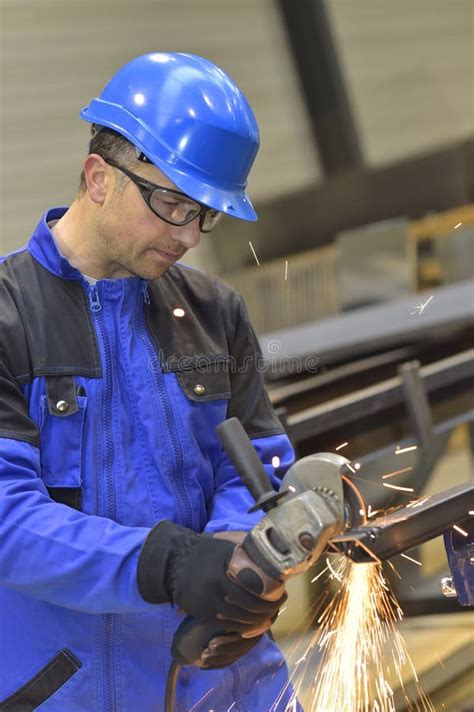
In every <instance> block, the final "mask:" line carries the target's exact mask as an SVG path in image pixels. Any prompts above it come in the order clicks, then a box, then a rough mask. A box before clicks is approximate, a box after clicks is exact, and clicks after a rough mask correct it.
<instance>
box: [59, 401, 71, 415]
mask: <svg viewBox="0 0 474 712" xmlns="http://www.w3.org/2000/svg"><path fill="white" fill-rule="evenodd" d="M56 408H57V410H59V412H60V413H65V412H66V411H67V410H69V403H68V402H67V401H65V400H60V401H58V402H57V403H56Z"/></svg>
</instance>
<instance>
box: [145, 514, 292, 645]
mask: <svg viewBox="0 0 474 712" xmlns="http://www.w3.org/2000/svg"><path fill="white" fill-rule="evenodd" d="M234 549H235V544H234V543H233V542H231V541H226V540H225V539H219V538H213V537H212V536H210V535H209V534H197V533H196V532H193V531H191V530H190V529H186V528H185V527H181V526H179V525H178V524H173V522H170V521H162V522H159V524H157V525H156V526H155V527H154V528H153V529H152V530H151V532H150V534H149V535H148V537H147V539H146V541H145V543H144V545H143V548H142V551H141V554H140V559H139V562H138V588H139V591H140V593H141V595H142V596H143V598H144V599H145V601H148V602H149V603H174V604H176V605H177V606H179V608H181V609H182V610H183V611H184V612H185V613H187V614H188V615H190V616H193V617H194V618H198V619H200V620H202V621H205V620H212V619H216V618H217V619H221V620H225V624H224V625H225V629H229V628H230V627H231V628H232V632H242V633H244V634H245V633H246V632H248V631H249V630H250V631H252V633H253V634H254V635H256V634H258V633H261V632H262V630H266V629H267V628H268V627H269V625H270V623H271V619H272V618H273V617H274V616H275V615H276V614H277V613H278V609H279V608H280V606H282V604H283V603H284V601H285V600H286V594H285V593H283V595H282V596H281V597H280V598H279V599H278V600H277V601H268V600H264V599H263V598H261V597H260V596H258V595H256V594H254V593H251V592H250V591H248V590H246V589H244V588H243V587H242V586H240V585H238V584H237V583H234V581H232V580H231V579H230V578H229V576H228V575H227V569H228V566H229V562H230V559H231V557H232V554H233V552H234ZM254 568H255V567H254ZM230 622H231V623H232V625H231V626H230V625H229V623H230ZM259 628H260V630H258V629H259Z"/></svg>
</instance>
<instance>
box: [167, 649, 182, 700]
mask: <svg viewBox="0 0 474 712" xmlns="http://www.w3.org/2000/svg"><path fill="white" fill-rule="evenodd" d="M180 670H181V665H178V663H177V662H176V661H175V660H173V662H172V663H171V666H170V669H169V672H168V679H167V680H166V695H165V712H174V702H175V695H176V681H177V679H178V675H179V671H180Z"/></svg>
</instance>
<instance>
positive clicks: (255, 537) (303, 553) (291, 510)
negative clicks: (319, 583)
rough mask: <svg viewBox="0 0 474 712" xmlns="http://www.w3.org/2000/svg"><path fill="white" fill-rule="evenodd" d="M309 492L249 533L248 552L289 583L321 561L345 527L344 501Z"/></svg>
mask: <svg viewBox="0 0 474 712" xmlns="http://www.w3.org/2000/svg"><path fill="white" fill-rule="evenodd" d="M337 509H338V512H337V513H336V509H335V499H334V497H332V496H328V495H327V494H321V493H317V492H314V491H313V490H307V491H306V492H302V493H300V494H298V495H294V496H292V497H288V498H287V499H286V500H285V501H283V502H282V503H281V504H280V505H279V506H278V507H276V508H275V509H272V510H271V511H270V512H269V513H268V514H267V515H266V516H265V517H263V519H261V520H260V522H258V524H256V525H255V526H254V528H253V529H252V530H251V531H250V532H249V534H248V535H247V537H246V539H245V541H244V544H243V546H244V549H245V551H246V553H247V554H248V555H249V556H250V557H251V558H252V559H253V560H254V561H255V562H256V563H257V564H259V565H261V566H262V568H264V570H265V571H266V572H267V573H268V574H269V575H270V576H273V578H276V579H280V580H285V579H287V578H290V577H292V576H296V575H297V574H299V573H302V572H303V571H306V570H307V569H308V568H309V567H310V566H311V565H312V564H313V563H315V562H316V561H317V559H318V558H319V556H320V555H321V554H322V552H323V551H324V549H325V548H326V546H327V545H328V543H329V541H330V540H331V538H332V537H334V536H336V535H337V534H339V533H340V532H342V531H343V529H344V526H345V520H344V508H343V506H342V500H340V502H339V503H338V506H337Z"/></svg>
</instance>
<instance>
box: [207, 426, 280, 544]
mask: <svg viewBox="0 0 474 712" xmlns="http://www.w3.org/2000/svg"><path fill="white" fill-rule="evenodd" d="M252 445H253V446H254V447H255V449H256V450H257V452H258V455H259V457H260V459H261V461H262V463H263V466H264V468H265V471H266V473H267V475H268V476H269V479H270V481H271V483H272V485H273V487H274V489H275V490H278V489H279V488H280V482H281V478H282V477H283V475H284V474H285V472H286V470H287V469H288V468H289V467H290V465H291V464H292V463H293V462H294V452H293V448H292V446H291V444H290V441H289V440H288V438H287V436H286V435H283V434H282V435H271V436H269V437H265V438H255V439H253V440H252ZM275 457H278V459H279V466H278V467H277V468H275V467H274V466H273V464H272V460H273V458H275ZM215 481H216V489H215V492H214V497H213V500H212V507H211V510H210V512H209V517H210V518H209V522H208V524H207V525H206V528H205V531H207V532H210V533H211V532H212V533H213V532H218V531H248V530H249V529H251V528H252V527H253V526H254V524H256V523H257V522H258V521H259V519H261V518H262V516H263V512H262V511H257V512H254V513H253V514H248V510H249V509H250V507H252V506H253V505H254V504H255V500H254V499H253V497H252V495H251V494H250V492H249V491H248V489H247V488H246V487H245V486H244V485H243V484H242V481H241V479H240V477H239V476H238V474H237V472H236V471H235V468H234V467H233V465H232V463H231V462H230V460H229V458H228V457H227V455H226V454H225V453H223V454H222V459H221V461H220V462H219V464H218V466H217V470H216V476H215Z"/></svg>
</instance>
